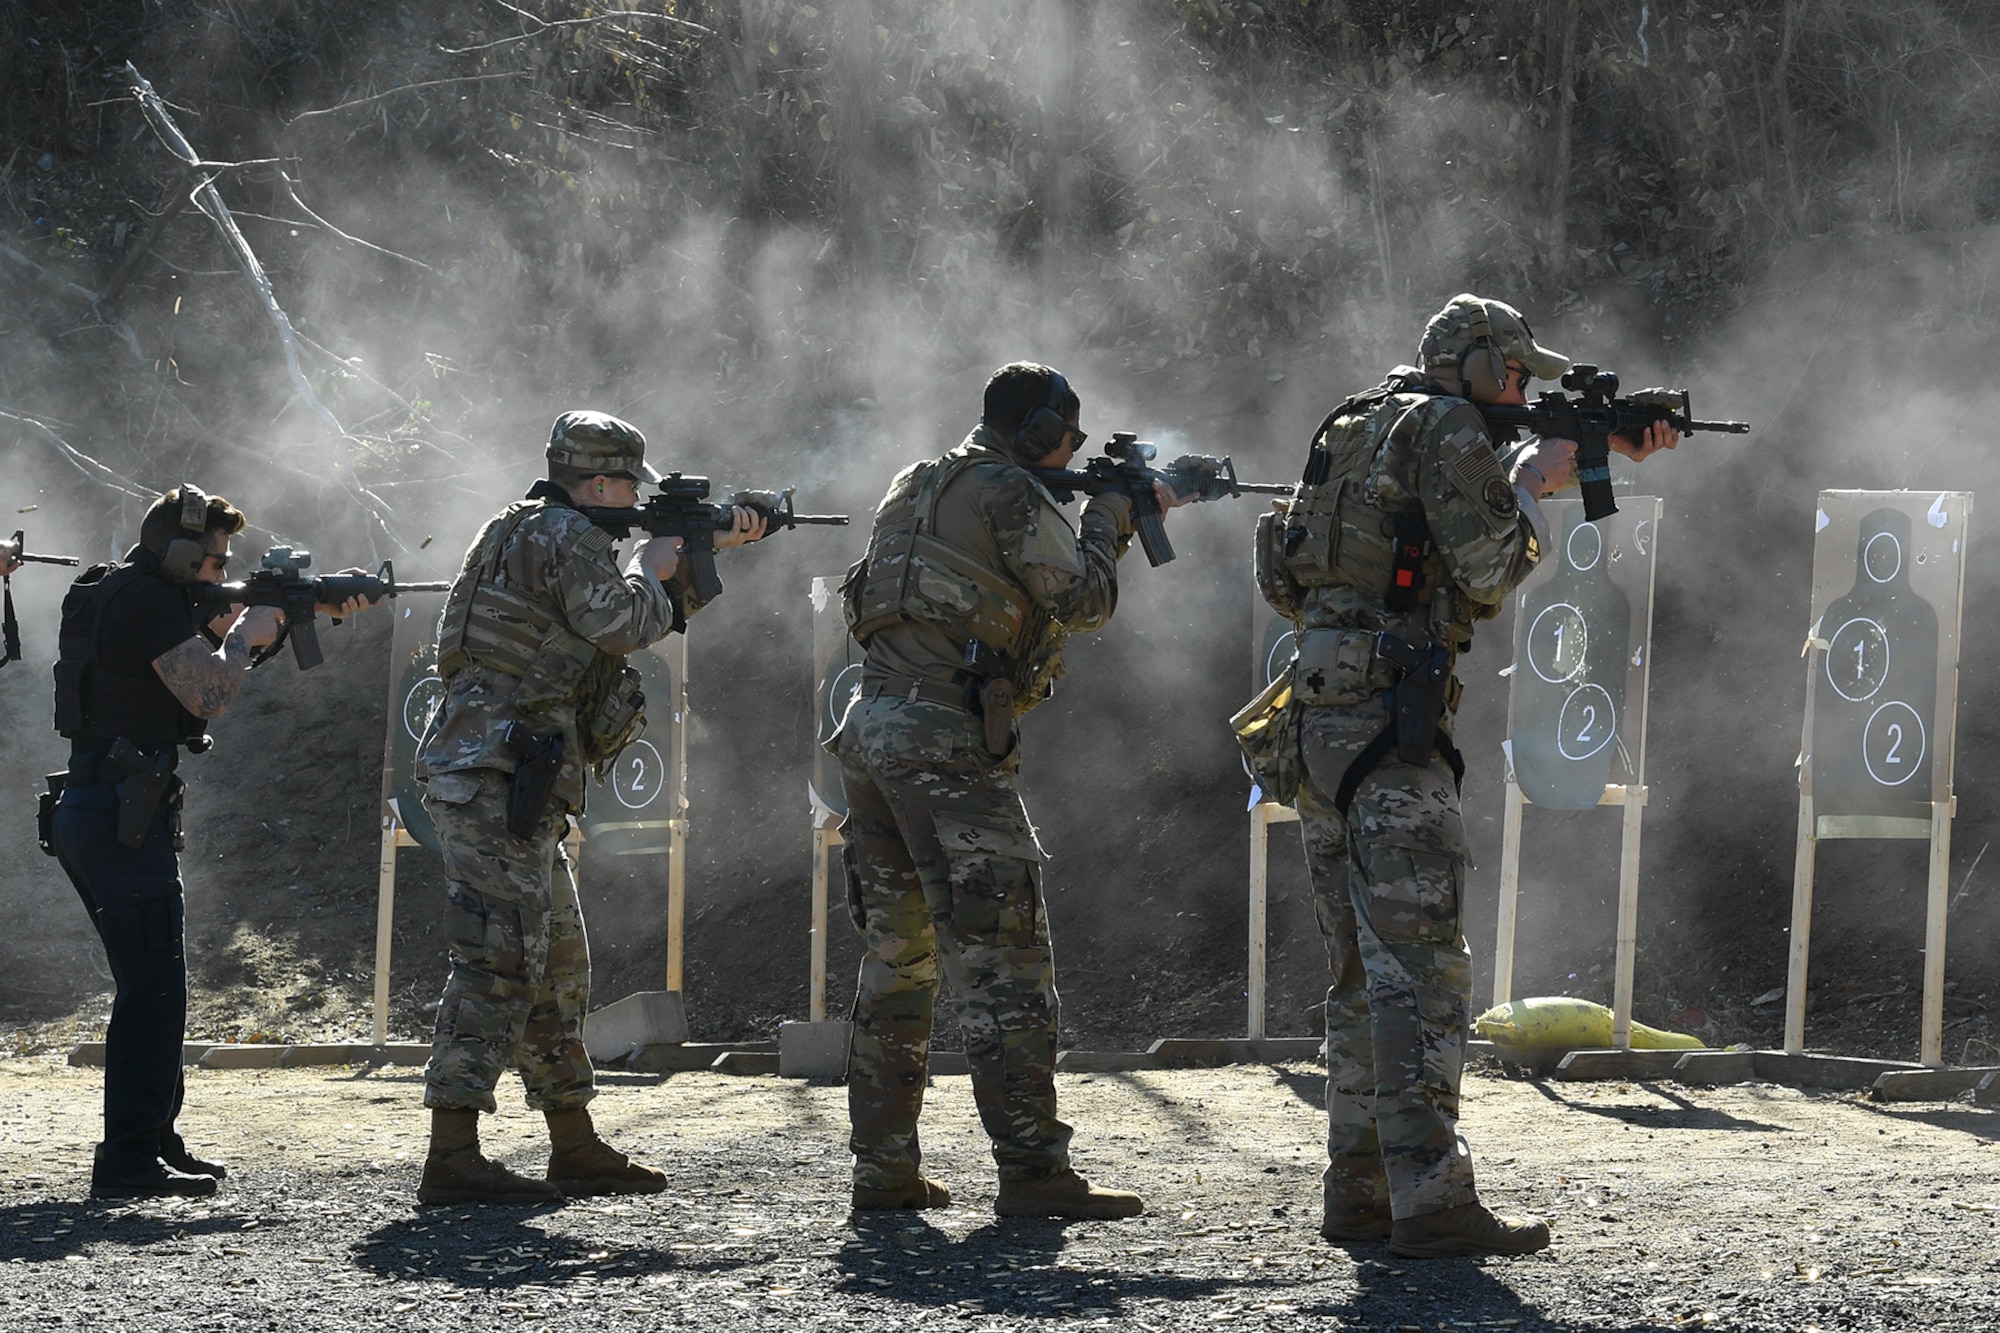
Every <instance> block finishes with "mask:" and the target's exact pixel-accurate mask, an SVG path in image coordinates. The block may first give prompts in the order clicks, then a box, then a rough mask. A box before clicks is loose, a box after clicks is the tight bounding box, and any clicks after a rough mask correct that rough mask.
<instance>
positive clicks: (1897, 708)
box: [1805, 491, 1970, 820]
mask: <svg viewBox="0 0 2000 1333" xmlns="http://www.w3.org/2000/svg"><path fill="white" fill-rule="evenodd" d="M1969 508H1970V497H1969V496H1965V495H1963V494H1962V493H1958V492H1946V493H1944V494H1941V495H1940V494H1936V493H1921V494H1919V493H1914V492H1906V491H1889V492H1879V491H1878V492H1868V491H1829V492H1826V493H1824V494H1822V495H1821V497H1820V506H1819V513H1818V528H1819V531H1818V535H1817V537H1816V539H1815V544H1814V551H1813V585H1814V592H1815V602H1816V610H1817V614H1816V616H1815V618H1814V625H1813V632H1812V635H1811V644H1810V646H1811V647H1812V648H1814V649H1817V650H1818V652H1817V655H1818V661H1817V662H1816V663H1815V668H1816V669H1815V670H1814V671H1813V673H1812V677H1811V679H1812V696H1811V699H1812V702H1811V707H1810V710H1809V720H1808V726H1807V729H1806V742H1805V744H1806V753H1807V756H1808V764H1807V768H1808V771H1809V774H1810V779H1809V780H1810V785H1811V791H1812V798H1813V811H1814V813H1815V815H1818V816H1820V817H1833V818H1838V817H1843V816H1846V817H1868V816H1886V817H1891V818H1907V819H1923V820H1928V819H1929V818H1930V807H1931V802H1933V801H1936V800H1941V799H1944V794H1945V793H1947V792H1948V791H1949V788H1950V766H1951V759H1950V756H1949V754H1942V755H1941V754H1940V753H1939V741H1938V737H1939V736H1940V735H1946V734H1948V732H1949V728H1950V718H1949V716H1948V713H1949V712H1951V711H1955V708H1956V701H1955V694H1956V685H1957V638H1958V608H1959V604H1960V598H1961V595H1962V584H1963V570H1964V532H1965V517H1966V511H1967V510H1968V509H1969ZM1835 593H1838V595H1833V594H1835ZM1940 608H1943V609H1944V612H1943V614H1942V615H1940Z"/></svg>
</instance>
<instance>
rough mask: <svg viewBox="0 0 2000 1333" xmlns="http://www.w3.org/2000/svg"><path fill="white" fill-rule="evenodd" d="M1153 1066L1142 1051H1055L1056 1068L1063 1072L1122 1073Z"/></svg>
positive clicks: (1151, 1059) (1150, 1059)
mask: <svg viewBox="0 0 2000 1333" xmlns="http://www.w3.org/2000/svg"><path fill="white" fill-rule="evenodd" d="M1151 1068H1153V1057H1152V1056H1150V1055H1148V1054H1146V1053H1145V1052H1144V1051H1057V1052H1056V1069H1057V1070H1058V1071H1060V1072H1062V1073H1065V1074H1123V1073H1126V1072H1129V1071H1130V1070H1134V1069H1151Z"/></svg>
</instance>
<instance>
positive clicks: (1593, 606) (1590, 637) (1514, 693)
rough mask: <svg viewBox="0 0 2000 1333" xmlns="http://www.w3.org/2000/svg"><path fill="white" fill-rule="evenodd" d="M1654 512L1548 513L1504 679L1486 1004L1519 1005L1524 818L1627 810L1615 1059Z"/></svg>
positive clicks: (1636, 837)
mask: <svg viewBox="0 0 2000 1333" xmlns="http://www.w3.org/2000/svg"><path fill="white" fill-rule="evenodd" d="M1660 511H1661V505H1660V501H1659V499H1658V498H1657V497H1654V496H1622V497H1620V499H1619V505H1618V512H1616V513H1614V514H1609V515H1606V516H1605V517H1604V518H1603V519H1600V520H1599V521H1598V522H1596V523H1591V522H1589V521H1588V520H1586V519H1585V518H1584V517H1583V502H1582V501H1581V500H1546V501H1544V502H1543V503H1542V512H1543V514H1544V515H1545V516H1546V517H1547V519H1548V522H1549V528H1550V532H1551V539H1552V542H1553V543H1554V545H1555V546H1556V549H1555V550H1554V551H1551V552H1547V553H1545V554H1544V555H1543V557H1542V562H1541V565H1540V566H1539V567H1538V568H1537V570H1536V572H1535V574H1534V575H1533V576H1531V577H1530V578H1529V579H1528V581H1527V582H1526V583H1524V584H1523V585H1522V586H1521V588H1520V589H1519V590H1518V591H1517V592H1516V594H1515V607H1516V612H1515V617H1514V663H1513V665H1512V666H1511V667H1509V668H1508V673H1509V675H1510V688H1509V691H1508V707H1507V736H1508V740H1507V786H1506V792H1505V794H1504V796H1503V797H1502V801H1503V805H1502V812H1501V814H1502V817H1501V839H1500V903H1499V920H1498V922H1497V925H1496V928H1495V931H1494V945H1493V1003H1494V1004H1496V1005H1499V1004H1505V1003H1506V1002H1507V1001H1508V1000H1510V999H1512V998H1513V982H1514V951H1515V945H1516V935H1517V927H1518V922H1519V902H1520V889H1521V841H1522V838H1521V834H1522V815H1523V811H1524V810H1525V808H1526V807H1527V806H1528V805H1530V804H1537V805H1542V806H1544V807H1545V808H1550V809H1565V810H1579V809H1589V808H1592V807H1602V806H1618V807H1621V808H1622V818H1621V820H1620V826H1621V827H1620V836H1619V857H1618V919H1617V926H1616V933H1615V935H1614V946H1613V958H1612V982H1611V1044H1612V1046H1614V1047H1616V1048H1617V1049H1619V1050H1630V1049H1631V1048H1632V986H1633V973H1634V971H1635V969H1636V964H1637V957H1638V948H1639V847H1640V834H1641V832H1642V830H1643V825H1644V821H1645V812H1646V798H1647V795H1648V792H1647V788H1646V721H1647V717H1646V713H1647V704H1648V701H1649V698H1650V691H1651V682H1652V665H1653V642H1652V640H1653V589H1654V575H1655V571H1656V570H1657V568H1658V563H1659V562H1658V543H1659V530H1660Z"/></svg>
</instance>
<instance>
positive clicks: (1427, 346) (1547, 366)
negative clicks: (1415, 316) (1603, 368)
mask: <svg viewBox="0 0 2000 1333" xmlns="http://www.w3.org/2000/svg"><path fill="white" fill-rule="evenodd" d="M1482 338H1483V339H1486V340H1488V341H1490V342H1491V343H1492V344H1493V346H1494V347H1495V348H1497V349H1498V350H1499V352H1500V355H1502V356H1504V357H1505V358H1507V359H1508V360H1509V361H1518V362H1520V363H1521V364H1522V365H1524V366H1526V367H1527V368H1528V373H1529V374H1531V375H1533V376H1534V377H1535V378H1536V379H1541V380H1552V379H1559V378H1561V376H1562V373H1563V372H1564V371H1565V370H1568V369H1569V358H1568V357H1566V356H1564V355H1563V354H1562V353H1561V352H1551V351H1550V350H1549V349H1548V348H1546V347H1543V346H1542V345H1541V344H1539V343H1537V342H1536V341H1535V331H1534V330H1533V329H1531V328H1529V327H1528V321H1527V320H1525V319H1523V318H1521V312H1520V311H1518V310H1516V309H1515V308H1514V307H1513V306H1510V305H1508V304H1507V303H1506V302H1505V301H1489V300H1487V299H1486V298H1485V297H1481V296H1474V295H1472V293H1470V292H1460V293H1459V294H1458V295H1457V296H1454V297H1452V298H1451V300H1449V301H1447V302H1445V305H1444V309H1442V310H1440V311H1438V312H1437V313H1436V314H1435V315H1432V316H1431V322H1430V323H1429V324H1426V325H1425V326H1424V340H1423V342H1422V343H1421V344H1419V345H1418V347H1417V360H1418V362H1419V364H1421V365H1422V366H1423V368H1424V369H1425V370H1427V371H1440V370H1441V371H1445V372H1448V373H1449V374H1451V375H1453V376H1456V375H1457V374H1458V368H1459V361H1460V358H1462V357H1463V356H1464V355H1465V353H1466V349H1468V348H1470V347H1473V346H1476V345H1477V344H1478V343H1479V341H1480V340H1481V339H1482Z"/></svg>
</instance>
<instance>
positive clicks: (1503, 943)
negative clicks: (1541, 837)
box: [1493, 776, 1528, 1004]
mask: <svg viewBox="0 0 2000 1333" xmlns="http://www.w3.org/2000/svg"><path fill="white" fill-rule="evenodd" d="M1527 799H1528V798H1527V797H1525V796H1523V795H1522V794H1521V784H1520V783H1518V782H1516V781H1514V779H1513V778H1512V777H1511V776H1510V777H1509V778H1508V779H1507V792H1506V794H1505V795H1504V796H1503V797H1501V800H1502V801H1504V802H1505V804H1504V805H1503V806H1502V808H1501V821H1500V829H1501V833H1500V923H1499V925H1498V927H1497V928H1496V929H1495V930H1494V932H1493V1003H1494V1004H1505V1003H1507V1001H1508V1000H1510V999H1512V998H1513V992H1514V922H1515V911H1516V908H1517V906H1518V901H1519V899H1520V896H1521V807H1522V806H1523V805H1525V804H1526V803H1527Z"/></svg>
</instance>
